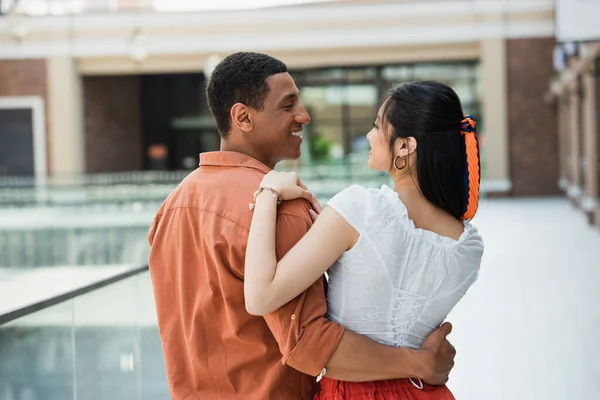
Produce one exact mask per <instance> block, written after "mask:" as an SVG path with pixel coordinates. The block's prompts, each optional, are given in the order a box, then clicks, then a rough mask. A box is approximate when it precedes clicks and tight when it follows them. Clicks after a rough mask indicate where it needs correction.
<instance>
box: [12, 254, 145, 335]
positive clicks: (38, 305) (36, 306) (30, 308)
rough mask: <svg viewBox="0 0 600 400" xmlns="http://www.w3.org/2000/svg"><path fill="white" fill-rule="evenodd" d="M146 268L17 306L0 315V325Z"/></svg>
mask: <svg viewBox="0 0 600 400" xmlns="http://www.w3.org/2000/svg"><path fill="white" fill-rule="evenodd" d="M147 270H148V265H144V266H141V267H138V268H134V269H130V270H127V271H125V272H122V273H119V274H116V275H113V276H111V277H110V278H105V279H101V280H99V281H96V282H94V283H91V284H88V285H84V286H81V287H79V288H77V289H74V290H70V291H68V292H66V293H62V294H60V295H56V296H52V297H50V298H47V299H44V300H40V301H37V302H35V303H33V304H30V305H27V306H24V307H21V308H18V309H16V310H13V311H9V312H7V313H5V314H2V315H0V326H2V325H4V324H7V323H9V322H11V321H14V320H17V319H19V318H22V317H25V316H27V315H29V314H33V313H34V312H37V311H41V310H44V309H46V308H49V307H52V306H55V305H57V304H60V303H63V302H65V301H67V300H71V299H73V298H75V297H78V296H81V295H84V294H86V293H89V292H92V291H95V290H98V289H100V288H103V287H105V286H108V285H111V284H113V283H116V282H119V281H122V280H124V279H127V278H129V277H132V276H135V275H138V274H140V273H142V272H145V271H147Z"/></svg>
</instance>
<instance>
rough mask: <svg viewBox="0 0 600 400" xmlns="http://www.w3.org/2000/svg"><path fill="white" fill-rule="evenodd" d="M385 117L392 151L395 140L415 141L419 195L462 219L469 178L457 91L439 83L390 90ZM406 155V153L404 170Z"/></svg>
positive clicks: (466, 199) (405, 86)
mask: <svg viewBox="0 0 600 400" xmlns="http://www.w3.org/2000/svg"><path fill="white" fill-rule="evenodd" d="M383 116H384V118H385V119H387V121H388V122H389V124H390V125H391V128H392V129H391V133H390V143H389V146H390V152H391V154H392V155H393V154H394V153H393V150H394V143H395V142H396V139H398V138H408V137H414V138H415V139H416V141H417V149H416V153H417V161H416V168H417V180H418V183H419V187H420V190H421V192H422V193H423V196H425V198H426V199H427V200H429V202H430V203H431V204H433V205H435V206H436V207H439V208H441V209H442V210H445V211H447V212H448V213H450V214H451V215H453V216H454V217H456V218H458V219H460V218H462V217H463V215H464V214H465V210H466V207H467V203H468V200H469V199H468V185H469V182H468V173H467V158H466V152H465V139H464V137H463V135H462V134H461V126H462V121H463V118H464V117H463V110H462V105H461V103H460V99H459V98H458V95H457V94H456V93H455V92H454V90H453V89H452V88H450V87H449V86H446V85H444V84H442V83H439V82H431V81H423V82H412V83H408V84H404V85H401V86H398V87H395V88H394V89H392V90H391V91H390V92H389V94H388V98H387V99H386V101H385V104H384V109H383ZM409 159H410V156H409V157H408V160H407V165H408V168H410V162H408V161H409ZM477 163H478V161H477ZM392 168H393V165H392ZM477 168H479V165H477ZM465 177H466V181H465ZM478 183H479V182H477V184H478ZM465 185H467V190H466V191H465Z"/></svg>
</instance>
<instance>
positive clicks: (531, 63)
mask: <svg viewBox="0 0 600 400" xmlns="http://www.w3.org/2000/svg"><path fill="white" fill-rule="evenodd" d="M554 44H555V41H554V39H553V38H543V39H512V40H508V41H507V47H506V51H507V79H508V118H509V122H508V130H509V142H510V144H509V152H510V174H511V180H512V184H513V189H512V194H513V195H515V196H538V195H552V194H559V193H560V191H559V188H558V177H559V154H558V120H557V108H556V107H557V106H556V105H555V104H554V103H546V102H545V101H544V95H545V93H546V92H547V91H548V88H549V82H550V78H551V77H552V75H553V74H554V69H553V64H552V52H553V50H554Z"/></svg>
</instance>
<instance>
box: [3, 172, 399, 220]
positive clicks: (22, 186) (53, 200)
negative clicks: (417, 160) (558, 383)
mask: <svg viewBox="0 0 600 400" xmlns="http://www.w3.org/2000/svg"><path fill="white" fill-rule="evenodd" d="M279 169H285V170H295V171H297V172H298V174H299V176H300V178H301V179H302V180H303V181H304V182H305V183H306V185H307V186H309V188H310V190H312V191H314V192H315V193H316V194H317V195H319V196H322V197H327V196H331V195H333V194H335V193H337V192H339V191H340V190H341V189H343V188H345V187H348V186H349V185H350V184H353V183H358V184H365V185H367V186H372V185H379V184H381V183H383V182H386V181H389V178H387V175H386V174H385V173H381V172H377V171H373V170H371V169H369V168H368V166H367V165H366V163H365V162H346V163H335V164H333V163H332V164H316V165H306V166H296V165H295V164H294V163H283V164H282V165H281V167H279ZM188 173H189V171H137V172H123V173H114V174H90V175H82V176H75V177H60V176H58V177H48V178H47V179H46V180H45V182H44V184H43V185H40V184H39V183H36V180H35V178H33V177H0V207H19V208H23V207H32V206H33V207H40V206H57V205H59V206H65V207H69V206H78V205H95V206H97V209H99V210H102V211H105V208H106V207H109V208H110V207H113V208H114V207H116V206H118V205H124V204H134V203H139V204H145V203H155V202H159V203H160V202H162V200H164V198H165V197H167V195H168V194H169V193H170V192H171V191H172V190H173V189H174V188H175V186H176V185H177V184H179V182H181V180H182V179H183V178H185V176H186V175H187V174H188ZM138 207H139V206H138Z"/></svg>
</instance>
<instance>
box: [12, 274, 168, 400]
mask: <svg viewBox="0 0 600 400" xmlns="http://www.w3.org/2000/svg"><path fill="white" fill-rule="evenodd" d="M106 271H108V273H107V272H106ZM114 271H119V268H115V267H110V266H105V267H103V266H96V267H89V268H87V269H82V267H78V268H77V270H68V269H67V270H64V268H63V269H60V267H59V268H51V269H49V270H48V271H40V270H39V269H35V270H29V271H26V272H21V273H20V274H18V275H15V274H12V275H9V276H4V279H0V287H2V288H3V289H6V288H8V287H9V286H10V285H11V284H13V283H17V282H18V283H19V284H20V286H21V287H19V288H18V289H13V291H16V290H19V291H20V292H21V293H20V294H18V295H15V294H14V293H13V298H12V300H11V301H10V302H8V303H7V299H6V298H5V297H7V296H8V295H9V294H10V289H7V290H4V291H0V298H1V299H3V304H2V305H1V306H0V400H21V399H27V400H68V399H107V400H116V399H127V400H130V399H149V400H153V399H156V400H164V399H168V398H169V392H168V387H167V382H166V375H165V370H164V361H163V356H162V348H161V343H160V338H159V334H158V327H157V320H156V312H155V308H154V298H153V292H152V287H151V282H150V276H149V272H148V269H147V267H140V268H125V269H124V270H123V268H121V271H120V272H118V273H114ZM2 272H3V271H2V270H1V269H0V274H1V273H2ZM4 273H5V274H6V272H5V271H4ZM44 274H45V275H44ZM59 279H60V280H61V281H60V282H57V280H59ZM11 282H12V283H11ZM25 282H26V283H27V286H22V284H23V283H25ZM57 285H58V286H59V287H60V286H61V285H63V287H64V288H67V289H68V290H66V291H58V292H57V291H56V290H55V291H54V293H52V290H50V291H49V286H53V287H56V286H57ZM44 293H46V294H48V293H49V294H48V295H47V296H45V295H44ZM15 296H16V300H15ZM28 297H30V298H31V299H33V300H31V301H28ZM15 302H16V303H17V304H16V306H15V307H13V308H10V304H11V303H12V304H13V305H14V304H15Z"/></svg>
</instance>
